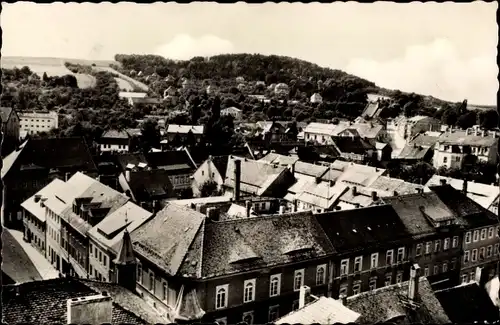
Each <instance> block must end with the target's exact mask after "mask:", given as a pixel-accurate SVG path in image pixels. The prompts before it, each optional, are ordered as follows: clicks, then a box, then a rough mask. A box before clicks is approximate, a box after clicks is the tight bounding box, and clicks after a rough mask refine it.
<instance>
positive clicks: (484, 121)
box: [478, 109, 498, 130]
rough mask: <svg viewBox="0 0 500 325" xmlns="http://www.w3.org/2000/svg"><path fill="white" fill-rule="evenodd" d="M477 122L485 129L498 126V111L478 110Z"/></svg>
mask: <svg viewBox="0 0 500 325" xmlns="http://www.w3.org/2000/svg"><path fill="white" fill-rule="evenodd" d="M478 123H479V125H481V127H482V128H485V129H487V130H491V129H494V128H496V127H497V126H498V113H497V112H496V111H495V110H492V109H491V110H487V111H480V112H479V114H478Z"/></svg>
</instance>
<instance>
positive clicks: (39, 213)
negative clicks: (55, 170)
mask: <svg viewBox="0 0 500 325" xmlns="http://www.w3.org/2000/svg"><path fill="white" fill-rule="evenodd" d="M65 186H66V183H65V182H63V181H62V180H60V179H59V178H56V179H54V180H53V181H52V182H51V183H50V184H49V185H47V186H45V187H44V188H42V189H41V190H40V191H38V192H37V193H36V194H35V195H33V196H32V197H30V198H29V199H27V200H26V201H24V202H23V203H22V204H21V207H23V208H24V209H25V210H26V211H28V212H29V213H31V214H32V215H33V216H35V217H36V218H37V219H39V220H40V221H42V222H45V219H46V218H45V204H43V205H42V202H41V201H38V202H37V201H35V196H37V195H40V196H41V198H47V199H48V197H49V196H51V195H54V194H55V193H57V192H59V191H61V190H63V191H64V189H65Z"/></svg>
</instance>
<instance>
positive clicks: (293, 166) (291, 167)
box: [288, 164, 295, 175]
mask: <svg viewBox="0 0 500 325" xmlns="http://www.w3.org/2000/svg"><path fill="white" fill-rule="evenodd" d="M288 169H290V173H292V175H295V164H290V165H288Z"/></svg>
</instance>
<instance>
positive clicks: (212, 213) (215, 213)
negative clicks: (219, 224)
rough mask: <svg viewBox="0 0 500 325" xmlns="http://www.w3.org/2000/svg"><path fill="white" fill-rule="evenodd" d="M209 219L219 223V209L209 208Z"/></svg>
mask: <svg viewBox="0 0 500 325" xmlns="http://www.w3.org/2000/svg"><path fill="white" fill-rule="evenodd" d="M207 218H208V220H210V221H219V209H217V208H214V207H212V208H208V209H207Z"/></svg>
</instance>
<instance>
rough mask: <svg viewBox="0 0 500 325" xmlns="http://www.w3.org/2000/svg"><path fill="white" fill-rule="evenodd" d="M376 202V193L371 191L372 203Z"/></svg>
mask: <svg viewBox="0 0 500 325" xmlns="http://www.w3.org/2000/svg"><path fill="white" fill-rule="evenodd" d="M377 200H378V196H377V192H376V191H372V201H374V202H375V201H377Z"/></svg>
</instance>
